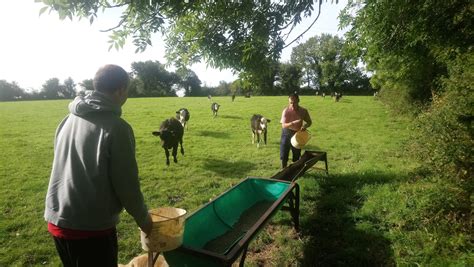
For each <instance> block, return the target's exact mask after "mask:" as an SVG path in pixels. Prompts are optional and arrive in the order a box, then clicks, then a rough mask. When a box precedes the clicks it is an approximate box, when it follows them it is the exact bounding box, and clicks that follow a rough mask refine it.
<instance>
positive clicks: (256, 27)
mask: <svg viewBox="0 0 474 267" xmlns="http://www.w3.org/2000/svg"><path fill="white" fill-rule="evenodd" d="M38 1H39V2H43V3H44V4H45V5H46V6H45V7H43V8H42V9H41V13H43V12H45V11H47V10H50V11H56V12H57V13H58V14H59V17H60V18H61V19H65V18H71V19H72V18H73V17H80V18H88V19H89V20H90V22H91V23H93V21H94V20H95V18H96V17H97V16H98V15H100V14H101V12H102V11H104V10H108V9H120V10H121V11H122V15H121V17H120V20H119V21H117V25H116V26H115V27H113V28H111V29H108V30H109V31H111V32H112V33H111V47H116V48H119V47H122V46H123V45H124V43H125V41H126V39H127V38H128V37H132V39H133V42H134V44H135V45H136V47H137V51H143V50H145V49H146V48H147V46H148V45H151V44H152V43H151V36H152V35H153V34H154V33H158V32H161V33H163V34H164V37H165V42H166V50H167V57H168V59H169V60H170V61H172V62H174V64H175V65H177V66H178V67H183V66H188V65H190V64H192V63H195V62H199V61H201V60H203V59H204V60H205V61H206V62H207V63H208V64H209V65H210V66H212V67H215V68H220V69H222V68H232V69H233V70H235V71H237V72H249V73H253V74H257V73H259V74H261V73H262V72H265V71H268V70H270V66H271V65H272V64H273V63H274V62H275V61H276V60H277V59H278V58H279V57H280V53H281V51H282V49H283V47H284V45H285V40H286V38H287V37H288V34H289V32H291V30H292V29H293V28H294V27H295V26H296V25H297V24H298V23H300V22H301V20H302V18H303V17H307V16H311V14H312V13H313V11H314V9H315V6H318V12H319V11H320V6H321V4H322V3H323V1H322V0H319V1H313V0H294V1H271V0H259V1H251V0H235V1H208V0H196V1H157V0H140V1H130V0H114V1H104V0H100V1H99V0H97V1H90V0H38ZM331 2H333V1H331ZM335 2H336V3H337V2H338V1H335Z"/></svg>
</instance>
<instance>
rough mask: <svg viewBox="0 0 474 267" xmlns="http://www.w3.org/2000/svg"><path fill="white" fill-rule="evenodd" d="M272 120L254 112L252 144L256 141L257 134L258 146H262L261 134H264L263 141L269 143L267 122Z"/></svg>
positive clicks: (251, 125)
mask: <svg viewBox="0 0 474 267" xmlns="http://www.w3.org/2000/svg"><path fill="white" fill-rule="evenodd" d="M269 122H270V120H269V119H267V118H265V117H263V116H262V115H260V114H254V115H253V116H252V118H250V128H251V129H252V144H254V143H255V136H256V137H257V147H260V136H261V135H263V142H264V143H265V145H266V144H267V129H268V127H267V123H269Z"/></svg>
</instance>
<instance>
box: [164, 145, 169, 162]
mask: <svg viewBox="0 0 474 267" xmlns="http://www.w3.org/2000/svg"><path fill="white" fill-rule="evenodd" d="M163 149H164V150H165V155H166V165H170V152H169V151H168V149H166V148H163Z"/></svg>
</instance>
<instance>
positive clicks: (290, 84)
mask: <svg viewBox="0 0 474 267" xmlns="http://www.w3.org/2000/svg"><path fill="white" fill-rule="evenodd" d="M279 74H280V75H279V78H280V86H279V87H280V88H281V91H280V93H281V94H284V95H289V94H290V93H292V92H294V91H299V89H300V80H301V77H302V72H301V68H300V67H299V66H297V65H293V64H288V63H282V64H280V71H279Z"/></svg>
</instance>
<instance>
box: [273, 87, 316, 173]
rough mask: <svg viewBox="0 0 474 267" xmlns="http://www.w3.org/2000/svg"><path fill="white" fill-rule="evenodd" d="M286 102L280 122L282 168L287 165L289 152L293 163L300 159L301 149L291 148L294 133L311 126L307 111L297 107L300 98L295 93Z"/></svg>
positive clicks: (297, 147)
mask: <svg viewBox="0 0 474 267" xmlns="http://www.w3.org/2000/svg"><path fill="white" fill-rule="evenodd" d="M288 102H289V104H288V106H287V107H286V108H285V109H283V112H282V114H281V120H280V123H281V127H282V130H281V140H280V160H281V167H282V168H285V167H286V166H287V165H288V158H289V154H290V150H291V153H292V161H293V162H295V161H297V160H299V159H300V157H301V148H300V147H299V146H296V147H295V146H293V145H292V142H291V139H292V137H293V135H295V133H297V132H301V131H306V128H308V127H309V126H311V124H312V121H311V117H310V116H309V112H308V110H307V109H305V108H303V107H301V106H300V105H299V102H300V98H299V96H298V94H297V93H296V92H295V93H292V94H290V96H289V97H288Z"/></svg>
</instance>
